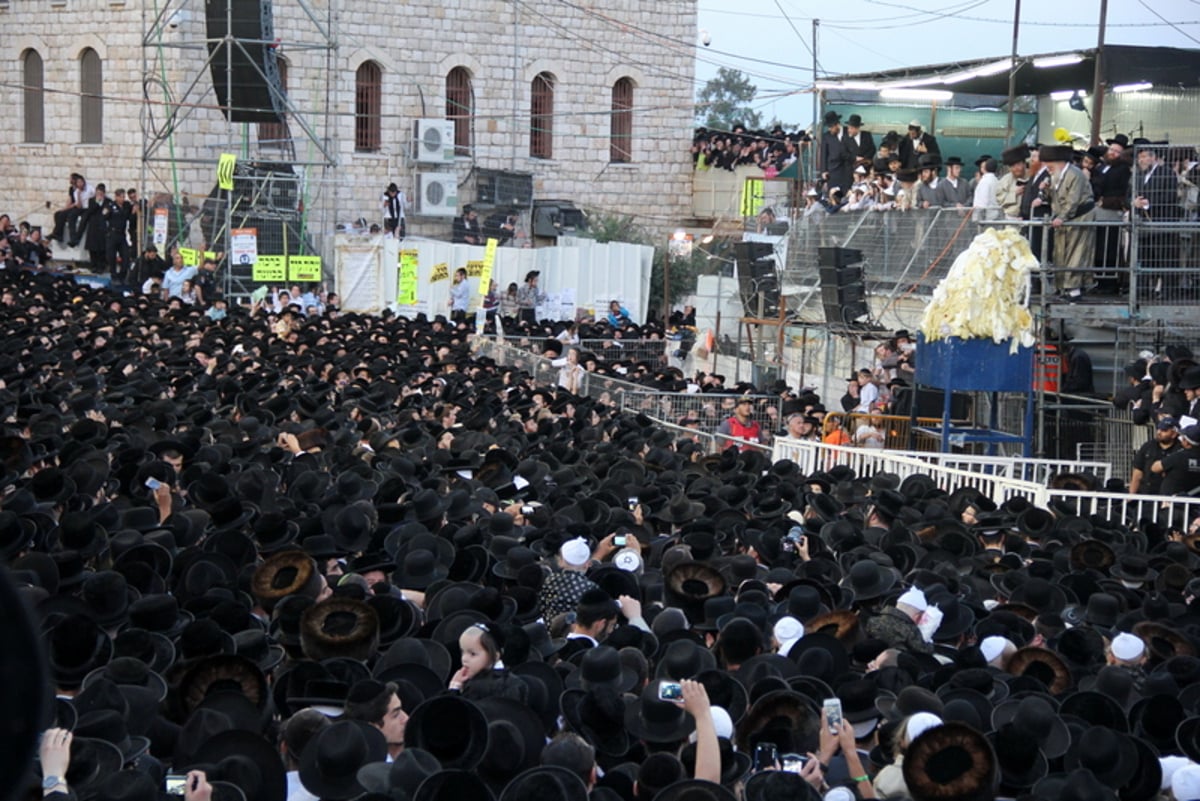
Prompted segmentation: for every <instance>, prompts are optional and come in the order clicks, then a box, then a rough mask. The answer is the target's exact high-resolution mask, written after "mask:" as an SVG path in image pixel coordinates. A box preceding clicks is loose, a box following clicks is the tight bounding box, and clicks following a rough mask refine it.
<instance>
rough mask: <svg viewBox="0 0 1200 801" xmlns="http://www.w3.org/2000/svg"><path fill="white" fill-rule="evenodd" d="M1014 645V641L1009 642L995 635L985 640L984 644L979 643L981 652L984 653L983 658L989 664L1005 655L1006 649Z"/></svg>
mask: <svg viewBox="0 0 1200 801" xmlns="http://www.w3.org/2000/svg"><path fill="white" fill-rule="evenodd" d="M1012 644H1013V642H1012V640H1009V639H1007V638H1006V637H1000V636H998V635H993V636H991V637H984V638H983V642H981V643H979V650H980V651H983V658H984V659H985V660H987V661H988V662H991V661H992V660H994V659H995V658H996V657H998V656H1000V654H1002V653H1004V649H1005V648H1007V647H1008V646H1010V645H1012Z"/></svg>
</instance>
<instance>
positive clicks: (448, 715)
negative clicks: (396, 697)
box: [404, 695, 488, 770]
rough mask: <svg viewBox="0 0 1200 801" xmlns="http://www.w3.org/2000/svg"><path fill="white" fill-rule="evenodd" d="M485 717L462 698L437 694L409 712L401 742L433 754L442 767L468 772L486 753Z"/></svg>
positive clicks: (486, 728) (478, 709)
mask: <svg viewBox="0 0 1200 801" xmlns="http://www.w3.org/2000/svg"><path fill="white" fill-rule="evenodd" d="M487 737H488V727H487V717H486V716H485V715H484V714H483V710H481V709H480V708H479V707H478V706H476V705H475V704H474V703H472V702H471V701H469V700H467V699H466V698H462V697H459V696H454V695H440V696H437V697H435V698H429V699H427V700H426V701H425V702H424V703H422V704H421V705H420V706H418V707H417V708H416V709H414V710H413V711H412V713H411V714H410V715H409V718H408V724H407V726H406V727H405V729H404V742H405V744H406V745H411V746H412V747H414V748H421V749H423V750H425V751H428V752H429V753H431V754H433V755H434V756H435V757H437V758H438V761H439V762H441V764H442V767H443V768H446V769H449V770H453V769H463V770H471V769H473V768H474V767H475V766H476V765H478V764H479V761H480V760H481V759H483V754H484V752H485V751H486V750H487Z"/></svg>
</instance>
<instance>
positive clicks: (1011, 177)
mask: <svg viewBox="0 0 1200 801" xmlns="http://www.w3.org/2000/svg"><path fill="white" fill-rule="evenodd" d="M1028 159H1029V146H1028V145H1017V146H1016V147H1010V148H1008V149H1007V150H1005V151H1003V152H1001V153H1000V160H1001V161H1002V162H1004V166H1005V167H1006V168H1007V169H1008V172H1006V173H1004V177H1003V178H1000V179H999V180H998V181H997V182H996V193H995V198H996V204H997V205H999V206H1000V211H1001V213H1002V214H1003V215H1004V219H1006V220H1019V219H1021V198H1022V197H1023V196H1024V193H1025V185H1026V184H1027V183H1028V178H1029V165H1028V164H1027V163H1026V162H1027V160H1028ZM976 190H977V191H976V197H978V183H977V184H976ZM972 205H974V204H972Z"/></svg>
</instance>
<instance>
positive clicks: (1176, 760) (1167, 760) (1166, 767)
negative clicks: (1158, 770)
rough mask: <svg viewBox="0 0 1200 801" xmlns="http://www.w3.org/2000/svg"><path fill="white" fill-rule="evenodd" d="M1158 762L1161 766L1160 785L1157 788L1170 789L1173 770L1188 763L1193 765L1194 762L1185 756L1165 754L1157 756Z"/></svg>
mask: <svg viewBox="0 0 1200 801" xmlns="http://www.w3.org/2000/svg"><path fill="white" fill-rule="evenodd" d="M1158 764H1159V765H1160V766H1162V786H1161V787H1159V788H1158V789H1160V790H1169V789H1171V779H1172V778H1174V776H1175V771H1177V770H1179V769H1180V768H1186V767H1187V766H1188V765H1194V764H1195V763H1194V762H1192V760H1190V759H1188V758H1187V757H1181V756H1165V757H1159V758H1158Z"/></svg>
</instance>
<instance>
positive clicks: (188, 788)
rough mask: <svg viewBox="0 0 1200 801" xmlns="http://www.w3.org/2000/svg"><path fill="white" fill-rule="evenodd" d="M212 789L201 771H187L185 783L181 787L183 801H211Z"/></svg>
mask: <svg viewBox="0 0 1200 801" xmlns="http://www.w3.org/2000/svg"><path fill="white" fill-rule="evenodd" d="M212 792H213V787H212V785H211V784H209V783H208V776H207V775H205V773H204V771H202V770H192V771H188V774H187V783H186V784H185V785H184V786H183V801H211V799H212Z"/></svg>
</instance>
